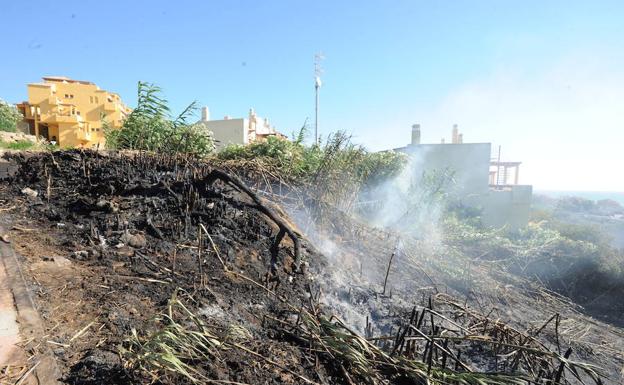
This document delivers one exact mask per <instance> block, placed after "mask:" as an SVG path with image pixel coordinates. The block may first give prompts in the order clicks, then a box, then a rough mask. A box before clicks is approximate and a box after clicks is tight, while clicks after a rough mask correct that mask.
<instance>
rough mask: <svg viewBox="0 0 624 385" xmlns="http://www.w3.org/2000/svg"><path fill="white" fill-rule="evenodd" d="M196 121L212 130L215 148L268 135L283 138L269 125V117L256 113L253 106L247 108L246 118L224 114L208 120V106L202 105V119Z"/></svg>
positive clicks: (246, 142) (255, 139)
mask: <svg viewBox="0 0 624 385" xmlns="http://www.w3.org/2000/svg"><path fill="white" fill-rule="evenodd" d="M197 123H198V124H201V125H203V126H204V127H205V128H206V129H207V130H209V131H211V132H212V134H213V138H214V139H215V144H216V147H217V150H220V149H222V148H224V147H226V146H227V145H230V144H241V145H245V144H249V143H251V142H253V141H257V140H266V138H268V137H269V136H280V137H284V138H285V136H284V135H282V134H281V133H279V132H277V131H276V130H275V127H273V126H271V125H270V123H269V119H266V118H261V117H259V116H258V115H256V112H255V111H254V110H253V108H252V109H250V110H249V115H248V117H247V118H231V117H229V116H225V117H224V118H223V119H219V120H210V112H209V110H208V107H203V108H202V119H201V120H200V121H199V122H197Z"/></svg>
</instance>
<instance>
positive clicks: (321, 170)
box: [216, 128, 406, 208]
mask: <svg viewBox="0 0 624 385" xmlns="http://www.w3.org/2000/svg"><path fill="white" fill-rule="evenodd" d="M304 136H305V128H303V129H302V130H301V132H300V133H299V135H298V136H297V138H295V139H294V140H292V141H290V140H287V139H283V138H280V137H277V136H271V137H269V138H267V140H266V141H257V142H253V143H250V144H248V145H245V146H242V145H229V146H227V147H226V148H224V149H223V150H222V151H220V152H219V153H218V154H217V156H216V159H217V160H219V161H226V162H228V161H229V162H236V161H240V160H252V159H253V160H254V161H255V162H257V163H258V164H259V165H260V167H266V168H267V169H271V170H272V171H274V172H275V173H277V174H278V175H277V176H278V177H279V178H280V179H284V180H287V181H289V182H290V183H292V184H296V185H298V186H304V187H306V190H307V193H308V195H309V196H310V197H312V198H314V199H315V200H317V201H319V202H321V201H322V202H324V203H326V204H332V205H338V206H344V205H343V204H344V203H345V202H352V201H353V199H354V198H355V196H356V195H357V194H358V193H359V192H360V191H361V190H362V189H363V188H365V187H366V186H367V185H370V184H374V183H379V182H380V181H382V180H385V179H388V178H391V177H392V176H394V175H397V174H398V173H399V172H400V171H401V170H402V169H403V166H404V165H405V163H406V156H405V155H404V154H400V153H395V152H385V153H370V152H368V151H367V150H366V149H364V148H363V147H362V146H358V145H356V144H353V143H352V142H351V138H350V137H349V136H348V135H346V134H345V133H344V132H337V133H334V134H331V135H329V136H328V137H327V138H326V139H325V140H324V141H323V142H322V143H320V144H318V145H317V144H312V145H305V144H304V143H303V138H304ZM342 208H347V206H344V207H342Z"/></svg>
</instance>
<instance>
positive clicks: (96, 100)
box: [95, 96, 100, 104]
mask: <svg viewBox="0 0 624 385" xmlns="http://www.w3.org/2000/svg"><path fill="white" fill-rule="evenodd" d="M99 102H100V101H99V100H98V97H97V96H96V97H95V103H96V104H98V103H99Z"/></svg>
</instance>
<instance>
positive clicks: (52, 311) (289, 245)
mask: <svg viewBox="0 0 624 385" xmlns="http://www.w3.org/2000/svg"><path fill="white" fill-rule="evenodd" d="M8 158H9V160H10V162H11V163H12V164H13V165H14V166H15V167H14V169H13V170H12V171H11V176H10V177H9V178H8V180H7V181H6V182H5V183H3V184H2V185H1V187H0V188H2V192H3V195H2V196H3V198H2V200H3V201H2V202H0V203H2V204H3V205H4V206H3V207H4V209H3V210H5V212H6V214H7V215H6V216H5V219H6V220H10V222H11V223H10V227H11V228H12V231H11V233H10V237H11V240H12V243H13V245H14V247H15V248H16V250H17V251H18V252H19V253H20V254H21V255H22V256H23V261H22V262H23V263H24V264H25V265H26V266H28V269H27V274H26V278H27V280H28V281H29V283H30V284H31V287H32V290H33V291H34V292H35V293H36V302H37V306H38V308H39V310H40V313H41V314H42V316H43V318H44V321H45V323H46V333H47V335H46V336H45V338H44V337H43V336H42V338H40V339H39V340H36V341H35V340H33V341H31V344H32V346H31V349H32V352H33V353H37V352H38V351H39V350H43V349H48V348H49V349H51V350H52V351H53V353H54V355H55V356H56V357H57V359H58V360H59V362H60V363H61V366H62V369H63V370H64V378H63V381H64V382H65V383H69V384H104V383H107V384H109V383H117V384H130V383H149V382H154V381H156V383H162V384H178V383H188V382H191V381H192V379H191V378H193V377H194V378H195V379H197V380H198V381H200V382H201V381H204V382H205V383H246V384H273V383H322V384H354V383H371V384H376V383H396V384H421V383H424V382H425V381H426V379H427V378H430V379H432V380H435V381H438V383H462V384H473V383H474V384H476V383H486V384H511V383H540V384H542V383H543V384H547V383H551V384H554V383H580V382H581V381H584V382H586V383H596V382H599V381H602V382H605V383H618V381H619V380H618V379H617V376H618V375H619V373H617V371H618V370H619V369H618V366H621V365H622V357H621V351H618V349H619V348H618V346H621V341H622V340H621V339H620V340H617V341H615V348H614V347H613V344H612V342H613V341H610V342H611V343H610V344H602V343H601V342H600V341H599V338H600V337H599V336H598V333H599V332H600V329H601V328H604V329H603V330H611V329H608V328H607V327H606V326H602V325H599V324H597V323H594V324H593V325H594V326H595V327H594V329H592V330H591V331H590V329H589V328H588V329H587V330H586V331H585V333H584V335H583V336H581V333H583V331H582V330H579V326H578V324H579V323H581V324H583V322H585V321H586V320H583V319H579V318H574V317H577V316H578V315H577V313H576V312H574V306H573V305H570V304H568V303H566V302H565V301H563V300H561V299H559V298H558V297H556V296H554V295H550V294H547V293H546V292H545V291H540V290H538V289H536V287H535V286H534V285H531V284H528V283H526V282H525V281H521V280H519V279H516V278H513V277H509V276H505V277H501V276H496V274H492V272H491V271H489V270H488V268H487V267H486V266H483V265H471V266H469V267H464V266H461V267H458V266H453V264H454V263H455V262H457V261H454V260H453V259H452V258H440V259H439V260H438V259H435V260H434V259H432V258H431V254H432V253H433V254H435V253H436V252H440V253H442V252H448V251H440V250H433V251H430V252H428V253H423V252H414V251H410V252H409V253H407V252H404V253H403V255H401V256H398V255H397V257H396V258H397V259H396V260H395V265H394V271H395V272H394V273H393V276H392V278H391V279H390V284H389V286H388V293H382V292H381V290H380V288H379V287H377V286H375V285H370V282H369V280H367V279H366V277H363V276H362V272H361V270H362V266H361V263H362V262H361V261H362V260H363V259H362V258H358V259H357V260H358V261H360V262H359V263H356V262H353V263H352V265H353V266H351V270H352V272H353V274H352V279H351V280H349V282H334V281H333V280H334V279H335V277H336V276H335V275H333V274H332V271H333V269H336V268H338V266H340V267H341V268H342V267H344V266H345V264H344V261H345V260H346V259H348V256H349V255H352V256H358V255H359V256H360V257H361V256H362V255H366V256H367V259H366V260H367V261H369V262H368V264H367V266H366V267H365V268H366V270H367V271H368V273H369V274H374V275H375V276H376V277H377V276H380V275H381V276H383V274H384V271H385V270H389V268H388V267H387V265H388V262H387V257H388V256H390V255H392V253H395V252H396V250H395V249H396V241H395V239H394V238H393V236H392V234H388V233H385V232H382V231H378V230H375V229H370V228H367V227H365V226H359V225H358V224H356V223H354V222H353V221H351V220H350V219H349V218H343V217H341V216H340V215H338V214H336V215H334V216H333V223H332V224H331V225H328V226H327V229H330V230H331V229H334V230H335V231H334V230H332V231H331V233H332V234H333V238H332V239H333V240H334V241H335V242H341V243H342V244H343V245H346V246H345V247H343V248H342V250H343V254H341V255H340V256H339V257H340V258H343V263H340V264H338V265H336V263H335V261H333V260H332V259H327V258H326V257H325V256H324V255H322V254H321V253H319V252H317V251H316V249H315V248H314V247H313V246H312V245H311V244H310V242H308V241H307V240H306V238H305V237H304V236H302V234H300V233H301V232H300V231H298V230H297V229H296V226H294V225H293V224H291V223H290V222H289V221H288V219H286V218H287V216H286V215H285V214H283V213H282V212H281V210H280V208H279V207H278V206H276V205H273V204H271V203H269V202H267V201H265V200H262V199H260V198H258V196H257V195H255V192H254V191H252V190H249V189H248V188H247V187H246V186H245V185H244V184H243V183H242V182H241V181H240V179H238V178H237V177H235V176H234V174H233V173H228V172H224V171H220V170H219V169H217V168H215V167H213V166H211V165H210V164H205V163H197V162H193V161H190V160H188V159H184V158H174V157H159V156H153V155H146V154H133V155H121V154H116V153H111V154H105V153H104V154H103V153H95V152H82V151H64V152H54V153H40V154H36V155H33V154H14V155H10V156H8ZM231 171H233V172H236V171H242V172H239V173H240V174H245V172H244V171H245V170H231ZM245 176H246V177H247V178H248V179H249V178H250V176H249V175H245ZM251 179H253V177H251ZM25 188H28V189H29V190H25ZM404 242H405V247H404V249H405V250H419V248H420V245H418V244H416V243H412V242H411V241H410V240H405V241H404ZM382 257H383V258H382ZM334 258H335V257H334ZM440 261H445V262H444V263H442V262H440ZM348 264H349V262H348V261H347V265H348ZM306 266H307V268H306ZM302 270H303V271H302ZM306 270H307V271H306ZM358 270H359V271H360V272H359V273H358ZM397 270H398V271H399V272H398V273H397V272H396V271H397ZM457 270H469V271H470V273H471V274H473V276H479V277H480V280H481V282H478V283H475V281H474V280H472V281H467V280H463V279H458V278H457V275H456V274H450V273H449V272H454V271H457ZM386 275H387V272H386ZM397 280H399V281H401V282H403V281H405V282H409V284H408V285H393V283H392V282H393V281H394V282H396V281H397ZM393 286H394V288H393ZM399 286H400V288H399ZM442 286H445V287H446V289H444V290H440V287H442ZM493 287H496V288H501V287H503V288H505V291H511V290H512V289H509V287H512V288H513V290H518V293H515V294H510V293H507V294H504V295H501V291H500V290H498V291H495V290H489V291H488V290H486V288H493ZM507 289H509V290H507ZM520 289H522V290H520ZM393 291H394V292H393ZM392 292H393V294H390V293H392ZM320 297H325V298H324V301H325V302H332V301H334V302H343V303H345V304H348V307H349V309H356V310H357V309H359V310H361V311H360V313H361V314H369V315H371V318H370V319H367V321H366V322H365V323H364V324H363V325H355V326H356V328H358V329H363V330H364V332H363V333H362V334H364V336H365V337H367V338H368V339H365V338H364V337H362V336H360V335H359V334H358V333H355V332H353V331H352V330H351V329H352V328H353V327H354V325H353V322H349V321H347V322H343V321H341V320H340V318H342V316H343V315H342V314H340V307H339V306H331V304H330V306H323V305H321V303H320V302H323V300H322V299H321V298H320ZM172 298H173V299H172ZM538 304H539V305H541V306H544V304H548V305H549V306H552V307H551V308H550V309H546V310H541V311H540V310H539V309H535V306H536V305H538ZM488 309H489V310H488ZM565 309H567V310H565ZM187 310H188V311H187ZM332 310H333V311H334V312H335V313H336V312H337V313H338V314H337V316H338V317H332V316H330V312H331V311H332ZM554 311H557V313H556V314H552V313H554ZM566 312H567V313H566ZM167 315H170V316H171V318H172V319H169V318H167ZM562 317H572V319H574V320H575V321H576V322H567V321H568V320H566V319H563V320H562ZM578 317H580V316H578ZM527 318H528V319H529V321H528V322H526V321H527ZM566 322H567V323H566ZM561 325H565V326H566V328H567V330H560V328H561V329H562V328H563V327H562V326H561ZM596 325H597V326H596ZM357 326H360V327H357ZM590 326H591V325H590ZM582 327H583V328H584V326H582ZM172 328H173V329H172ZM175 328H177V329H175ZM162 330H166V331H169V330H176V331H177V332H179V333H181V335H182V336H183V337H189V336H191V335H194V336H197V335H198V334H201V336H202V338H205V337H206V336H209V338H208V339H207V340H204V339H202V340H201V341H212V342H210V343H214V345H211V346H209V347H207V348H206V349H203V348H202V349H200V350H201V351H199V352H186V351H185V352H182V353H184V354H180V356H181V362H183V363H184V364H185V365H188V366H185V367H188V368H192V370H193V372H191V373H190V376H185V375H183V374H181V371H174V370H168V368H170V367H167V366H166V365H163V366H160V367H159V366H158V365H155V364H154V362H156V363H158V362H160V363H162V361H157V360H152V361H150V357H152V358H153V357H154V355H153V353H154V351H153V350H154V349H156V350H157V348H155V346H157V345H158V344H157V343H156V342H163V340H162V338H161V337H162V334H158V333H160V332H161V331H162ZM135 331H136V333H135ZM188 331H191V332H193V333H195V334H193V333H188V334H187V332H188ZM566 332H567V333H568V334H566ZM577 332H578V334H576V333H577ZM609 333H612V334H611V335H612V336H618V337H617V338H621V335H620V334H617V333H614V332H612V331H609ZM573 335H576V336H577V337H578V338H577V339H579V341H578V342H575V343H572V337H571V336H573ZM579 336H581V337H583V338H584V340H583V338H580V337H579ZM587 336H589V337H587ZM158 338H161V339H158ZM189 338H190V337H189ZM167 341H168V342H169V343H172V341H171V340H167ZM149 349H152V350H149ZM180 349H181V348H180ZM180 349H178V350H177V352H180ZM592 349H596V350H598V351H595V352H594V351H591V350H592ZM600 350H601V351H600ZM161 353H162V352H161ZM150 354H152V356H150ZM606 356H609V360H607V362H604V357H606ZM158 357H160V358H162V355H161V356H158ZM574 357H576V358H579V359H582V360H587V361H589V362H593V363H598V362H601V361H602V362H601V363H603V364H606V365H602V366H603V367H606V369H604V368H603V369H599V368H598V367H594V366H591V365H585V364H578V363H576V362H575V361H573V360H572V359H573V358H574ZM189 370H190V369H189ZM614 376H615V377H614Z"/></svg>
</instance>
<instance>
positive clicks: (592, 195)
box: [535, 190, 624, 206]
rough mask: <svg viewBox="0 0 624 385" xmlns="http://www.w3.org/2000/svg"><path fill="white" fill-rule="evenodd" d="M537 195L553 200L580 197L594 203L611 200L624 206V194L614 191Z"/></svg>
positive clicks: (549, 191) (548, 191)
mask: <svg viewBox="0 0 624 385" xmlns="http://www.w3.org/2000/svg"><path fill="white" fill-rule="evenodd" d="M535 193H536V194H540V195H546V196H549V197H551V198H561V197H579V198H584V199H589V200H592V201H599V200H603V199H611V200H614V201H616V202H618V203H619V204H621V205H622V206H624V192H614V191H552V190H535Z"/></svg>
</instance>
